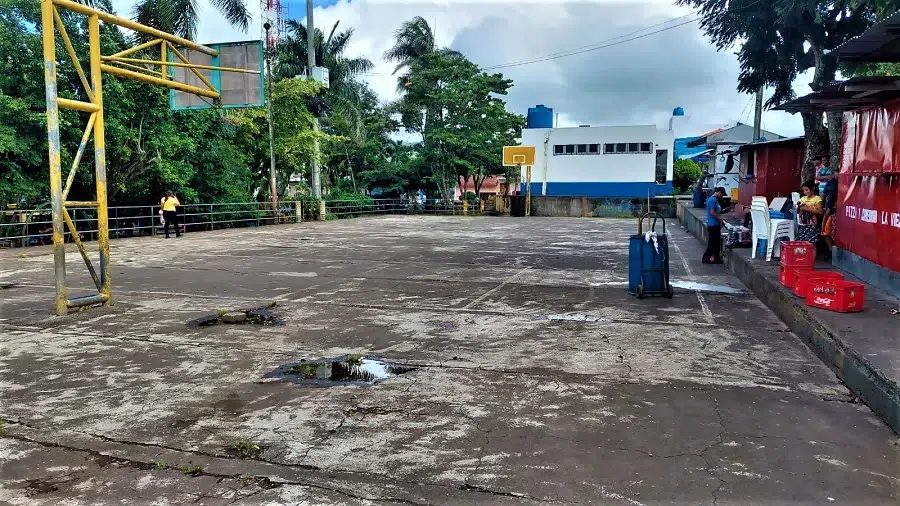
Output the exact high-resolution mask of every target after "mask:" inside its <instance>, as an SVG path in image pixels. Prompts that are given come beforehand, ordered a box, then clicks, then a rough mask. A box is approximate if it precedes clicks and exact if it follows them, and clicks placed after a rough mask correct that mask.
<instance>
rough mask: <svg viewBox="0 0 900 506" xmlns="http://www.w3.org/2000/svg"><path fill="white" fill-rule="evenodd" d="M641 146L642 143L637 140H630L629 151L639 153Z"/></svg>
mask: <svg viewBox="0 0 900 506" xmlns="http://www.w3.org/2000/svg"><path fill="white" fill-rule="evenodd" d="M639 146H640V144H639V143H637V142H630V143H628V152H629V153H637V152H638V147H639Z"/></svg>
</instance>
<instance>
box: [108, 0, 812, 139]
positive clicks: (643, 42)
mask: <svg viewBox="0 0 900 506" xmlns="http://www.w3.org/2000/svg"><path fill="white" fill-rule="evenodd" d="M131 3H132V2H131V1H130V0H117V3H116V7H117V8H118V9H119V12H121V13H123V14H125V15H127V14H128V13H130V11H131ZM317 3H319V2H317ZM198 4H199V7H200V9H201V12H202V20H201V23H200V33H199V35H198V41H200V42H203V43H213V42H225V41H228V40H246V39H253V38H258V37H259V36H260V26H259V20H258V18H259V16H258V12H259V9H258V6H255V5H251V11H252V12H254V14H255V16H254V20H253V22H252V23H251V26H250V29H249V31H248V33H241V32H240V31H239V30H236V29H235V28H233V27H230V26H228V24H227V23H226V22H225V21H224V20H223V19H222V17H221V16H220V15H219V14H218V13H217V12H216V11H215V10H214V9H213V8H212V7H211V6H210V5H209V2H208V0H198ZM672 4H673V2H672V1H670V0H642V1H640V2H628V3H626V2H621V1H619V2H614V1H593V2H580V1H579V2H576V1H570V0H541V1H538V0H515V1H491V2H485V1H475V0H468V1H467V0H443V1H438V0H436V1H431V2H428V1H415V2H401V1H385V0H359V1H348V0H340V1H337V2H336V3H333V4H332V5H328V6H325V7H317V8H316V10H315V11H314V21H315V25H316V26H318V27H320V28H322V29H324V30H325V31H328V30H330V29H331V27H332V26H333V25H334V23H335V22H337V21H340V29H347V28H353V29H354V31H355V33H354V36H353V39H352V43H351V44H350V47H349V48H348V55H351V56H356V55H362V56H366V57H368V58H369V59H370V60H372V62H373V63H374V64H375V68H374V69H373V70H372V72H371V73H370V74H369V75H366V76H363V77H362V78H363V79H365V80H366V81H367V82H369V84H370V85H371V86H372V87H373V89H374V90H375V91H376V92H377V93H378V94H379V96H380V97H381V98H382V99H384V100H390V99H393V98H394V97H395V87H396V77H395V76H392V75H391V72H392V71H393V69H394V65H393V64H392V63H388V62H385V61H383V60H382V54H383V53H384V51H385V50H387V49H388V48H389V47H390V46H391V45H392V44H393V34H394V31H395V30H397V28H399V27H400V25H401V23H402V22H403V21H406V20H408V19H410V18H412V17H414V16H422V17H423V18H425V19H426V20H428V22H429V23H430V24H432V26H433V27H435V29H436V33H437V41H438V43H439V44H440V45H444V46H451V47H453V48H455V49H458V50H461V51H462V52H463V53H464V54H466V56H468V57H469V58H470V59H471V60H472V61H474V62H475V63H477V64H479V65H483V66H489V65H496V64H501V63H507V62H517V61H522V60H529V59H535V58H539V57H541V56H545V55H550V54H553V53H557V52H560V51H566V50H571V49H575V48H579V47H583V46H586V45H589V44H595V43H597V42H599V41H604V40H609V39H612V38H615V37H620V36H623V35H624V34H627V33H630V32H634V31H636V30H640V29H644V28H646V27H648V26H651V25H655V24H658V23H660V22H664V21H666V20H668V19H671V18H675V17H678V16H682V15H684V14H687V13H689V12H690V11H688V10H685V9H683V8H679V7H677V6H674V5H672ZM285 9H286V14H287V16H288V17H291V18H296V19H301V20H302V19H303V18H305V17H306V16H305V2H304V1H302V0H301V1H296V2H290V3H287V4H285ZM637 35H640V34H637ZM500 71H501V72H503V73H504V75H506V76H508V77H510V78H512V79H513V80H514V84H515V86H514V88H513V89H512V90H511V91H510V95H509V96H508V97H507V102H508V104H509V108H510V110H513V111H515V112H519V113H522V114H524V113H525V112H526V109H527V107H529V106H534V105H536V104H546V105H547V106H548V107H553V108H554V110H555V111H556V112H558V113H560V126H564V125H578V124H629V123H644V124H648V123H655V124H658V125H664V124H666V122H667V121H668V118H669V115H670V114H671V112H672V109H673V108H674V107H676V106H681V107H684V109H685V110H686V111H687V113H688V114H689V115H691V116H692V118H694V119H695V120H698V121H700V122H702V123H703V124H708V125H719V126H720V125H724V124H726V123H733V122H735V121H738V120H742V121H744V122H746V123H750V122H752V120H753V107H752V104H750V105H749V106H747V103H748V101H749V100H750V99H751V97H750V96H748V95H741V94H739V93H737V91H735V87H736V83H737V75H738V64H737V60H736V57H735V56H734V54H733V52H729V51H724V52H716V51H715V48H714V47H712V46H711V45H710V44H709V42H708V40H707V39H706V38H705V37H704V36H703V34H702V33H701V32H700V30H699V28H698V26H697V24H696V23H694V24H689V25H686V26H682V27H678V28H673V29H671V30H668V31H665V32H662V33H658V34H654V35H649V36H647V37H645V38H641V39H638V40H633V41H630V42H627V43H623V44H621V45H616V46H612V47H608V48H605V49H599V50H595V51H588V52H584V53H582V54H578V55H574V56H569V57H565V58H558V59H552V60H548V61H542V62H537V63H532V64H527V65H521V66H515V67H510V68H504V69H501V70H500ZM808 83H809V76H802V77H801V79H798V82H797V83H795V90H797V92H798V94H801V95H802V94H806V93H807V92H808V91H809V87H808ZM763 125H764V127H765V128H766V129H767V130H771V131H775V132H777V133H780V134H783V135H801V134H802V133H803V128H802V123H801V121H800V118H799V117H794V116H790V115H788V114H786V113H781V112H775V111H766V112H765V113H764V115H763Z"/></svg>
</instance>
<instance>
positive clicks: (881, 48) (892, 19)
mask: <svg viewBox="0 0 900 506" xmlns="http://www.w3.org/2000/svg"><path fill="white" fill-rule="evenodd" d="M829 54H831V55H833V56H837V57H838V59H840V60H841V61H843V62H856V63H875V62H887V63H897V62H900V11H897V12H895V13H893V14H891V15H890V16H888V17H886V18H885V19H884V20H882V21H881V22H879V23H876V24H875V25H873V26H872V27H871V28H869V29H868V30H866V31H865V32H863V33H862V34H860V35H859V36H857V37H855V38H853V39H850V40H848V41H847V42H844V43H843V44H841V45H840V46H838V47H836V48H835V49H834V50H833V51H831V52H830V53H829Z"/></svg>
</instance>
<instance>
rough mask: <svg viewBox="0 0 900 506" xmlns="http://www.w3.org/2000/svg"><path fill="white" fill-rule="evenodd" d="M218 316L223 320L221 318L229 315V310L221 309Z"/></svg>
mask: <svg viewBox="0 0 900 506" xmlns="http://www.w3.org/2000/svg"><path fill="white" fill-rule="evenodd" d="M216 314H217V315H219V318H221V317H223V316H225V315H226V314H228V310H227V309H220V310H218V311H217V312H216Z"/></svg>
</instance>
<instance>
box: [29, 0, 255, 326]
mask: <svg viewBox="0 0 900 506" xmlns="http://www.w3.org/2000/svg"><path fill="white" fill-rule="evenodd" d="M58 9H65V10H68V11H71V12H74V13H78V14H83V15H85V16H87V18H88V23H87V26H88V42H89V48H90V65H89V67H88V68H89V71H90V80H88V77H87V75H86V74H85V71H84V69H83V68H82V67H81V62H79V60H78V56H77V55H76V54H75V49H74V47H73V46H72V41H71V40H70V39H69V35H68V33H66V28H65V25H64V24H63V21H62V18H61V17H60V15H59V10H58ZM101 21H102V22H104V23H109V24H113V25H117V26H120V27H122V28H126V29H128V30H132V31H134V32H140V33H142V34H145V35H148V36H150V37H151V38H152V40H150V41H148V42H144V43H142V44H138V45H136V46H134V47H132V48H130V49H126V50H125V51H120V52H118V53H116V54H113V55H109V56H103V55H101V54H100V22H101ZM57 31H58V32H59V36H60V39H61V40H62V42H63V45H64V46H65V49H66V52H67V53H68V55H69V58H71V59H72V65H73V67H74V68H75V72H77V74H78V77H79V79H80V80H81V84H82V85H83V86H84V96H85V98H86V99H87V101H81V100H71V99H66V98H61V97H59V95H58V94H57V85H56V32H57ZM41 35H42V41H43V49H44V86H45V95H46V102H47V138H48V141H49V142H48V144H49V157H50V195H51V210H52V216H53V263H54V268H55V282H56V314H57V315H59V316H63V315H65V314H67V313H68V309H69V308H72V307H85V306H92V305H95V304H109V303H111V302H112V289H111V284H110V274H111V266H110V261H109V213H108V211H107V202H106V154H105V153H106V140H105V137H104V135H105V129H104V124H103V73H107V74H113V75H115V76H118V77H123V78H128V79H136V80H138V81H143V82H145V83H150V84H156V85H159V86H165V87H166V88H169V89H171V90H176V91H181V92H187V93H192V94H196V95H200V96H204V97H208V98H211V99H214V100H218V99H220V98H221V94H220V90H218V89H216V88H215V87H214V86H213V83H211V82H209V80H208V79H206V77H205V76H203V74H201V72H200V70H201V69H202V70H205V71H213V70H215V71H225V72H243V73H248V72H249V73H257V74H258V73H260V72H259V71H258V70H254V69H237V68H228V67H219V66H215V65H195V64H192V63H191V62H190V61H189V60H188V59H187V58H186V57H184V55H183V54H182V53H181V51H179V50H178V47H181V48H183V49H184V51H185V52H187V51H188V50H190V51H191V52H196V53H200V54H205V55H209V56H214V57H215V56H217V55H218V52H217V51H216V50H215V49H212V48H209V47H206V46H203V45H200V44H197V43H196V42H193V41H190V40H187V39H184V38H181V37H178V36H176V35H172V34H170V33H166V32H163V31H161V30H157V29H155V28H151V27H149V26H145V25H142V24H140V23H135V22H134V21H131V20H128V19H124V18H120V17H118V16H114V15H112V14H109V13H107V12H103V11H100V10H97V9H94V8H91V7H88V6H86V5H82V4H78V3H75V2H71V1H69V0H41ZM151 50H152V51H154V53H155V54H156V55H159V56H158V59H157V57H153V58H152V59H140V58H133V57H130V56H131V55H134V54H136V53H139V52H141V51H144V52H145V53H146V52H147V51H151ZM170 52H171V54H174V55H175V56H176V57H177V58H178V60H179V61H177V62H170V61H169V54H170ZM156 68H158V69H159V70H155V69H156ZM170 68H186V69H189V70H190V71H191V72H192V73H193V74H194V75H195V76H196V77H197V78H198V80H199V81H201V82H202V83H203V84H204V86H203V87H200V86H193V85H190V84H187V83H183V82H180V81H176V80H174V79H172V78H171V77H170V75H169V69H170ZM61 108H62V109H70V110H74V111H81V112H86V113H90V116H89V117H88V120H87V126H86V127H85V130H84V134H83V135H82V137H81V144H80V145H79V146H78V150H77V151H76V153H75V157H74V160H73V162H72V168H71V169H70V170H69V176H68V178H67V179H66V184H65V188H63V183H62V167H61V157H60V139H59V109H61ZM91 134H93V137H94V179H95V186H96V200H94V201H87V202H72V201H67V200H66V197H67V196H68V195H69V190H70V189H71V188H72V183H73V182H74V180H75V172H76V170H77V168H78V164H79V163H80V161H81V157H82V155H83V154H84V150H85V148H86V147H87V142H88V139H90V137H91ZM74 206H81V207H95V208H97V235H98V243H99V247H100V265H99V272H98V271H97V270H96V269H94V265H93V263H91V260H90V258H89V257H88V254H87V251H86V250H85V249H84V245H83V244H82V243H81V239H80V238H79V236H78V231H77V230H76V229H75V224H74V223H73V222H72V218H71V217H70V216H69V212H68V210H67V207H74ZM66 228H68V229H69V232H70V233H71V237H72V240H73V241H74V242H75V245H76V246H78V250H79V252H80V253H81V256H82V258H83V259H84V262H85V264H86V265H87V269H88V272H89V273H90V275H91V278H92V279H93V281H94V285H96V287H97V292H98V293H97V294H96V295H88V296H86V297H78V298H74V299H69V298H68V294H67V289H66V250H65V244H64V233H65V229H66Z"/></svg>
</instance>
